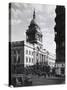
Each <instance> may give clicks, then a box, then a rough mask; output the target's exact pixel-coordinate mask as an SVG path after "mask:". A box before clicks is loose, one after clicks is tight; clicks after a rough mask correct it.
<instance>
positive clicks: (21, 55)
mask: <svg viewBox="0 0 67 90" xmlns="http://www.w3.org/2000/svg"><path fill="white" fill-rule="evenodd" d="M42 38H43V35H42V32H41V29H40V27H39V26H38V24H37V23H36V15H35V10H34V12H33V18H32V20H31V22H30V25H29V26H28V29H27V30H26V40H25V41H16V42H12V43H11V59H12V60H11V62H12V64H18V65H22V66H23V67H26V66H31V65H35V64H36V63H37V62H38V63H39V64H40V63H41V64H45V63H47V64H48V63H49V62H50V63H51V65H50V66H52V67H53V66H54V64H55V55H54V56H51V55H48V51H47V50H46V49H43V44H42ZM49 56H50V58H51V59H48V57H49ZM51 60H52V61H51Z"/></svg>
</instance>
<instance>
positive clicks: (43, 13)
mask: <svg viewBox="0 0 67 90" xmlns="http://www.w3.org/2000/svg"><path fill="white" fill-rule="evenodd" d="M34 8H35V13H36V23H37V24H38V25H39V26H40V29H41V31H42V33H43V48H44V49H47V50H48V51H50V52H51V53H55V49H56V44H55V42H54V37H55V34H54V26H55V21H54V19H55V16H56V14H55V8H56V6H55V5H45V4H25V3H12V7H11V41H21V40H25V39H26V34H25V32H26V30H27V29H28V26H29V25H30V21H31V20H32V18H33V11H34Z"/></svg>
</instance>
